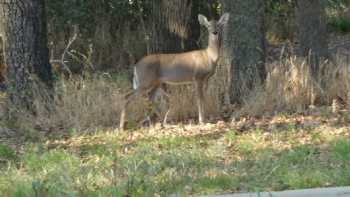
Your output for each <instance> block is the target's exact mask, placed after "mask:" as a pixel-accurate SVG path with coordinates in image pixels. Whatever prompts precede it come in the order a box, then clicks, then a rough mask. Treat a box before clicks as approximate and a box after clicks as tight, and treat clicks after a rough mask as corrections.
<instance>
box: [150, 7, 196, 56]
mask: <svg viewBox="0 0 350 197" xmlns="http://www.w3.org/2000/svg"><path fill="white" fill-rule="evenodd" d="M192 4H193V2H192V0H153V1H152V17H151V18H152V20H151V21H150V22H151V23H152V25H151V26H152V30H151V33H152V35H151V49H150V52H151V53H175V52H181V51H187V50H191V49H193V48H194V46H195V40H194V39H192V36H191V34H192V32H191V30H190V23H191V17H192V16H191V11H192Z"/></svg>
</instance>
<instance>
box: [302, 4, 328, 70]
mask: <svg viewBox="0 0 350 197" xmlns="http://www.w3.org/2000/svg"><path fill="white" fill-rule="evenodd" d="M296 17H297V25H298V40H299V44H300V46H299V52H298V53H299V55H301V56H303V57H308V58H309V60H310V65H311V71H312V73H313V75H314V76H316V75H317V72H318V70H319V65H320V60H321V59H322V58H328V33H327V25H326V19H325V9H324V7H323V3H322V1H321V0H297V4H296Z"/></svg>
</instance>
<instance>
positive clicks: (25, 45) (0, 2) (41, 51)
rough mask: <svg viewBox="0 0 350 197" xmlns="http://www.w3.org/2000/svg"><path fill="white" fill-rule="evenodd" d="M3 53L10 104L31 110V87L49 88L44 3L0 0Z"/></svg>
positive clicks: (49, 73) (37, 0) (38, 1)
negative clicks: (37, 83)
mask: <svg viewBox="0 0 350 197" xmlns="http://www.w3.org/2000/svg"><path fill="white" fill-rule="evenodd" d="M0 9H1V14H2V16H1V17H3V32H4V54H5V64H6V67H7V73H6V75H7V84H8V92H9V96H10V100H11V102H12V103H13V104H14V105H16V106H17V107H24V108H27V109H28V110H33V108H32V107H33V106H32V102H33V99H34V98H33V97H34V95H33V93H32V87H33V86H32V85H33V83H34V82H35V81H36V80H37V79H38V80H39V81H41V82H44V83H45V84H46V85H47V86H48V87H49V88H51V87H52V85H53V84H52V83H53V81H52V74H51V66H50V64H49V57H48V48H47V35H46V21H45V17H46V16H45V2H44V0H0Z"/></svg>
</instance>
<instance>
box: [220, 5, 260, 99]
mask: <svg viewBox="0 0 350 197" xmlns="http://www.w3.org/2000/svg"><path fill="white" fill-rule="evenodd" d="M223 5H224V10H225V12H229V13H230V14H231V16H230V20H229V22H228V27H227V29H226V35H225V38H224V40H225V42H224V47H225V50H226V52H227V53H226V55H227V58H228V59H227V61H228V64H229V65H230V74H231V79H230V101H231V103H241V102H242V100H243V99H244V97H245V96H247V94H248V93H249V92H250V91H251V90H253V89H254V88H255V86H256V85H259V84H260V83H262V82H263V81H264V80H265V78H266V69H265V29H264V28H265V27H264V14H265V9H264V1H261V0H244V1H241V0H223Z"/></svg>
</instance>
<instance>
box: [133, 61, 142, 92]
mask: <svg viewBox="0 0 350 197" xmlns="http://www.w3.org/2000/svg"><path fill="white" fill-rule="evenodd" d="M139 84H140V82H139V76H138V74H137V68H136V66H135V67H134V77H133V79H132V87H133V88H134V90H136V89H137V88H138V87H139Z"/></svg>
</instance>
